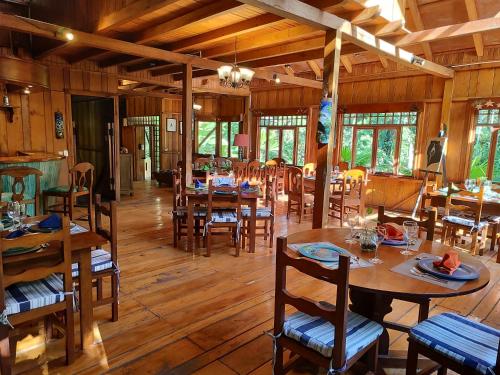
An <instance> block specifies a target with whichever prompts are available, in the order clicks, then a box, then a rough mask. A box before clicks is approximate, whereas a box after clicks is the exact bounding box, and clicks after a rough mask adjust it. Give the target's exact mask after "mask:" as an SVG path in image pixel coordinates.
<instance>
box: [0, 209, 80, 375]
mask: <svg viewBox="0 0 500 375" xmlns="http://www.w3.org/2000/svg"><path fill="white" fill-rule="evenodd" d="M44 218H45V217H41V216H38V217H36V219H37V220H42V219H44ZM34 219H35V218H34ZM5 235H6V232H4V233H2V237H1V238H0V251H1V254H2V256H0V283H1V284H2V285H0V311H1V312H2V320H3V321H2V324H0V335H1V336H0V340H1V341H0V358H1V368H2V375H9V374H11V372H12V364H13V363H14V360H15V357H16V352H15V348H16V345H15V341H16V338H17V336H19V334H20V329H21V328H22V326H24V325H27V324H29V323H33V322H35V321H39V320H41V319H43V318H48V317H52V316H54V314H56V313H60V314H62V315H63V316H64V319H63V320H62V321H60V322H59V323H60V326H61V327H63V328H64V335H65V341H66V344H65V349H66V364H67V365H69V364H71V363H72V362H73V360H74V351H75V337H74V335H75V332H74V318H73V280H72V277H71V239H70V230H69V219H68V218H67V217H64V218H63V219H62V228H61V229H60V230H57V231H54V232H50V233H28V234H24V235H23V236H21V237H17V238H13V239H7V238H6V237H5ZM47 244H48V246H47ZM14 248H28V249H32V248H33V249H38V250H36V251H33V252H28V253H24V254H18V255H15V254H12V255H7V252H8V251H9V249H14ZM9 324H11V325H12V327H14V329H9ZM10 340H12V342H11V343H10V344H11V345H9V341H10Z"/></svg>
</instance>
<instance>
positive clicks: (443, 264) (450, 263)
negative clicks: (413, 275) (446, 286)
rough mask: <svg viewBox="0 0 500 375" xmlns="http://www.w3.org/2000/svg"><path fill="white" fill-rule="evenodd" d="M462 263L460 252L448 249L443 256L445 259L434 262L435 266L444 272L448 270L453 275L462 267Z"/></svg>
mask: <svg viewBox="0 0 500 375" xmlns="http://www.w3.org/2000/svg"><path fill="white" fill-rule="evenodd" d="M461 263H462V262H460V259H459V257H458V253H457V252H456V251H453V250H450V251H447V252H446V253H445V254H444V256H443V259H441V260H436V261H435V262H433V264H434V267H436V268H438V269H439V270H440V271H442V272H446V273H447V274H448V275H452V274H453V272H455V271H456V270H457V269H458V267H460V264H461Z"/></svg>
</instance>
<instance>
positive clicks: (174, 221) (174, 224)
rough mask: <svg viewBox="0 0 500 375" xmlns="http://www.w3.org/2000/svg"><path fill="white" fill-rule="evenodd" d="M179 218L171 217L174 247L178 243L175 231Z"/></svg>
mask: <svg viewBox="0 0 500 375" xmlns="http://www.w3.org/2000/svg"><path fill="white" fill-rule="evenodd" d="M178 221H179V220H177V218H176V217H174V218H173V229H174V247H177V245H178V238H177V236H178V234H177V231H178V228H177V226H178V225H179V223H178Z"/></svg>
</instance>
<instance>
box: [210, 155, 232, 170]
mask: <svg viewBox="0 0 500 375" xmlns="http://www.w3.org/2000/svg"><path fill="white" fill-rule="evenodd" d="M214 163H215V166H216V167H217V168H219V169H226V170H227V169H231V165H232V162H231V160H229V159H227V158H222V157H217V158H215V159H214Z"/></svg>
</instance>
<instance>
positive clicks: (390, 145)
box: [375, 129, 396, 173]
mask: <svg viewBox="0 0 500 375" xmlns="http://www.w3.org/2000/svg"><path fill="white" fill-rule="evenodd" d="M395 152H396V130H394V129H384V130H380V131H379V132H378V145H377V164H376V166H375V171H376V172H385V173H393V172H394V153H395Z"/></svg>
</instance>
